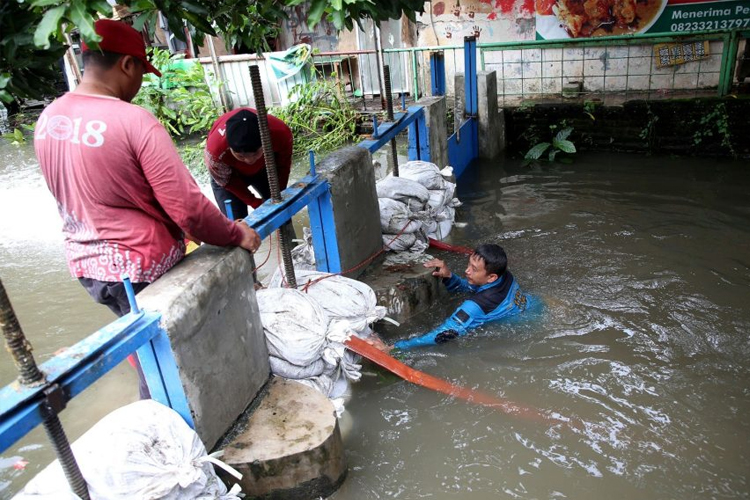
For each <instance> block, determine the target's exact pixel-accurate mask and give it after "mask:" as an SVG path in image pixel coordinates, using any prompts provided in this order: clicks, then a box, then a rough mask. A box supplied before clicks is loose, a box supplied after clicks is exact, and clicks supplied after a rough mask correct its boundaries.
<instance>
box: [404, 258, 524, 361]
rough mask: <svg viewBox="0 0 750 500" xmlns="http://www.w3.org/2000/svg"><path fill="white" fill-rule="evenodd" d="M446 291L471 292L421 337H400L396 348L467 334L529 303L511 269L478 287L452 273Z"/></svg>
mask: <svg viewBox="0 0 750 500" xmlns="http://www.w3.org/2000/svg"><path fill="white" fill-rule="evenodd" d="M443 283H445V286H446V288H447V289H448V291H449V292H474V295H473V296H472V297H471V298H470V299H467V300H465V301H464V302H463V303H462V304H461V305H460V306H459V307H458V309H456V311H455V312H454V313H453V314H452V315H451V316H450V317H449V318H448V319H447V320H445V321H444V322H443V324H441V325H440V326H438V327H437V328H435V329H434V330H432V331H431V332H429V333H426V334H424V335H422V336H420V337H414V338H411V339H409V340H399V341H398V342H396V343H395V344H394V347H396V348H397V349H411V348H412V347H417V346H427V345H435V344H442V343H444V342H447V341H449V340H452V339H454V338H456V337H458V336H463V335H466V333H467V332H468V330H469V329H471V328H476V327H478V326H479V325H483V324H485V323H488V322H490V321H495V320H498V319H502V318H505V317H508V316H513V315H515V314H518V313H521V312H523V311H524V310H525V309H526V307H527V305H528V298H527V296H526V295H525V294H524V293H523V292H522V291H521V288H520V287H519V286H518V283H516V280H515V279H514V278H513V275H512V274H510V271H506V272H505V274H504V275H503V276H502V278H500V279H498V280H495V281H494V282H492V283H487V284H486V285H483V286H481V287H477V286H474V285H470V284H469V282H468V281H466V280H465V279H463V278H459V277H458V276H456V275H455V274H451V277H450V278H444V279H443Z"/></svg>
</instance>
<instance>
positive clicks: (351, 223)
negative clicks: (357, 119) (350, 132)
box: [316, 146, 383, 278]
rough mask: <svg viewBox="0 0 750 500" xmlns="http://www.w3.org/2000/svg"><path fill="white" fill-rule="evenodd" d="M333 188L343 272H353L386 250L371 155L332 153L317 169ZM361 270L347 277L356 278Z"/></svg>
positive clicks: (356, 148) (364, 152)
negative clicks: (359, 265)
mask: <svg viewBox="0 0 750 500" xmlns="http://www.w3.org/2000/svg"><path fill="white" fill-rule="evenodd" d="M316 171H317V172H318V173H319V174H321V175H324V176H325V177H326V179H327V180H328V182H329V183H330V185H331V201H332V204H333V217H334V222H335V225H336V236H337V239H338V246H339V255H340V257H341V269H342V270H344V271H346V270H348V269H351V268H353V267H355V266H357V265H358V264H360V263H361V262H362V261H364V260H365V259H366V258H368V257H370V256H371V255H372V254H374V253H375V252H377V251H378V250H380V249H381V248H382V246H383V239H382V231H381V229H380V208H379V206H378V195H377V192H376V191H375V173H374V171H373V166H372V156H371V155H370V152H369V151H367V150H366V149H364V148H360V147H359V146H350V147H346V148H343V149H340V150H338V151H336V152H334V153H331V154H330V155H329V156H328V157H327V158H326V159H325V160H323V161H322V162H320V164H319V165H317V166H316ZM362 271H364V267H363V268H362V269H358V270H357V271H356V272H353V273H349V274H347V276H349V277H350V278H355V277H356V276H359V274H361V273H362Z"/></svg>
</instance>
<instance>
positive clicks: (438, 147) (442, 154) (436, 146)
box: [417, 96, 448, 168]
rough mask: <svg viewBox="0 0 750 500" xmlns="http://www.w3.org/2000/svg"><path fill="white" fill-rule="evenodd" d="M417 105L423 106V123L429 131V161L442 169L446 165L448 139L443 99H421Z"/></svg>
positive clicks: (444, 101)
mask: <svg viewBox="0 0 750 500" xmlns="http://www.w3.org/2000/svg"><path fill="white" fill-rule="evenodd" d="M417 105H419V106H424V114H425V121H426V122H427V130H428V131H429V132H428V133H429V141H430V161H431V162H432V163H434V164H435V165H437V166H438V168H443V167H445V166H446V165H448V137H447V129H446V123H445V117H446V100H445V97H443V96H441V97H423V98H422V99H420V100H419V101H417Z"/></svg>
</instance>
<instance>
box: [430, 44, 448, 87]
mask: <svg viewBox="0 0 750 500" xmlns="http://www.w3.org/2000/svg"><path fill="white" fill-rule="evenodd" d="M430 82H431V84H432V95H433V96H439V95H445V55H444V54H443V53H442V52H433V53H431V54H430Z"/></svg>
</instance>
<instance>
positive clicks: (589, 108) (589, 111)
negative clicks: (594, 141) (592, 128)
mask: <svg viewBox="0 0 750 500" xmlns="http://www.w3.org/2000/svg"><path fill="white" fill-rule="evenodd" d="M597 104H598V103H597V102H595V101H585V102H584V103H583V114H585V115H586V116H588V117H589V118H591V120H592V121H596V117H595V116H594V111H596V105H597Z"/></svg>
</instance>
